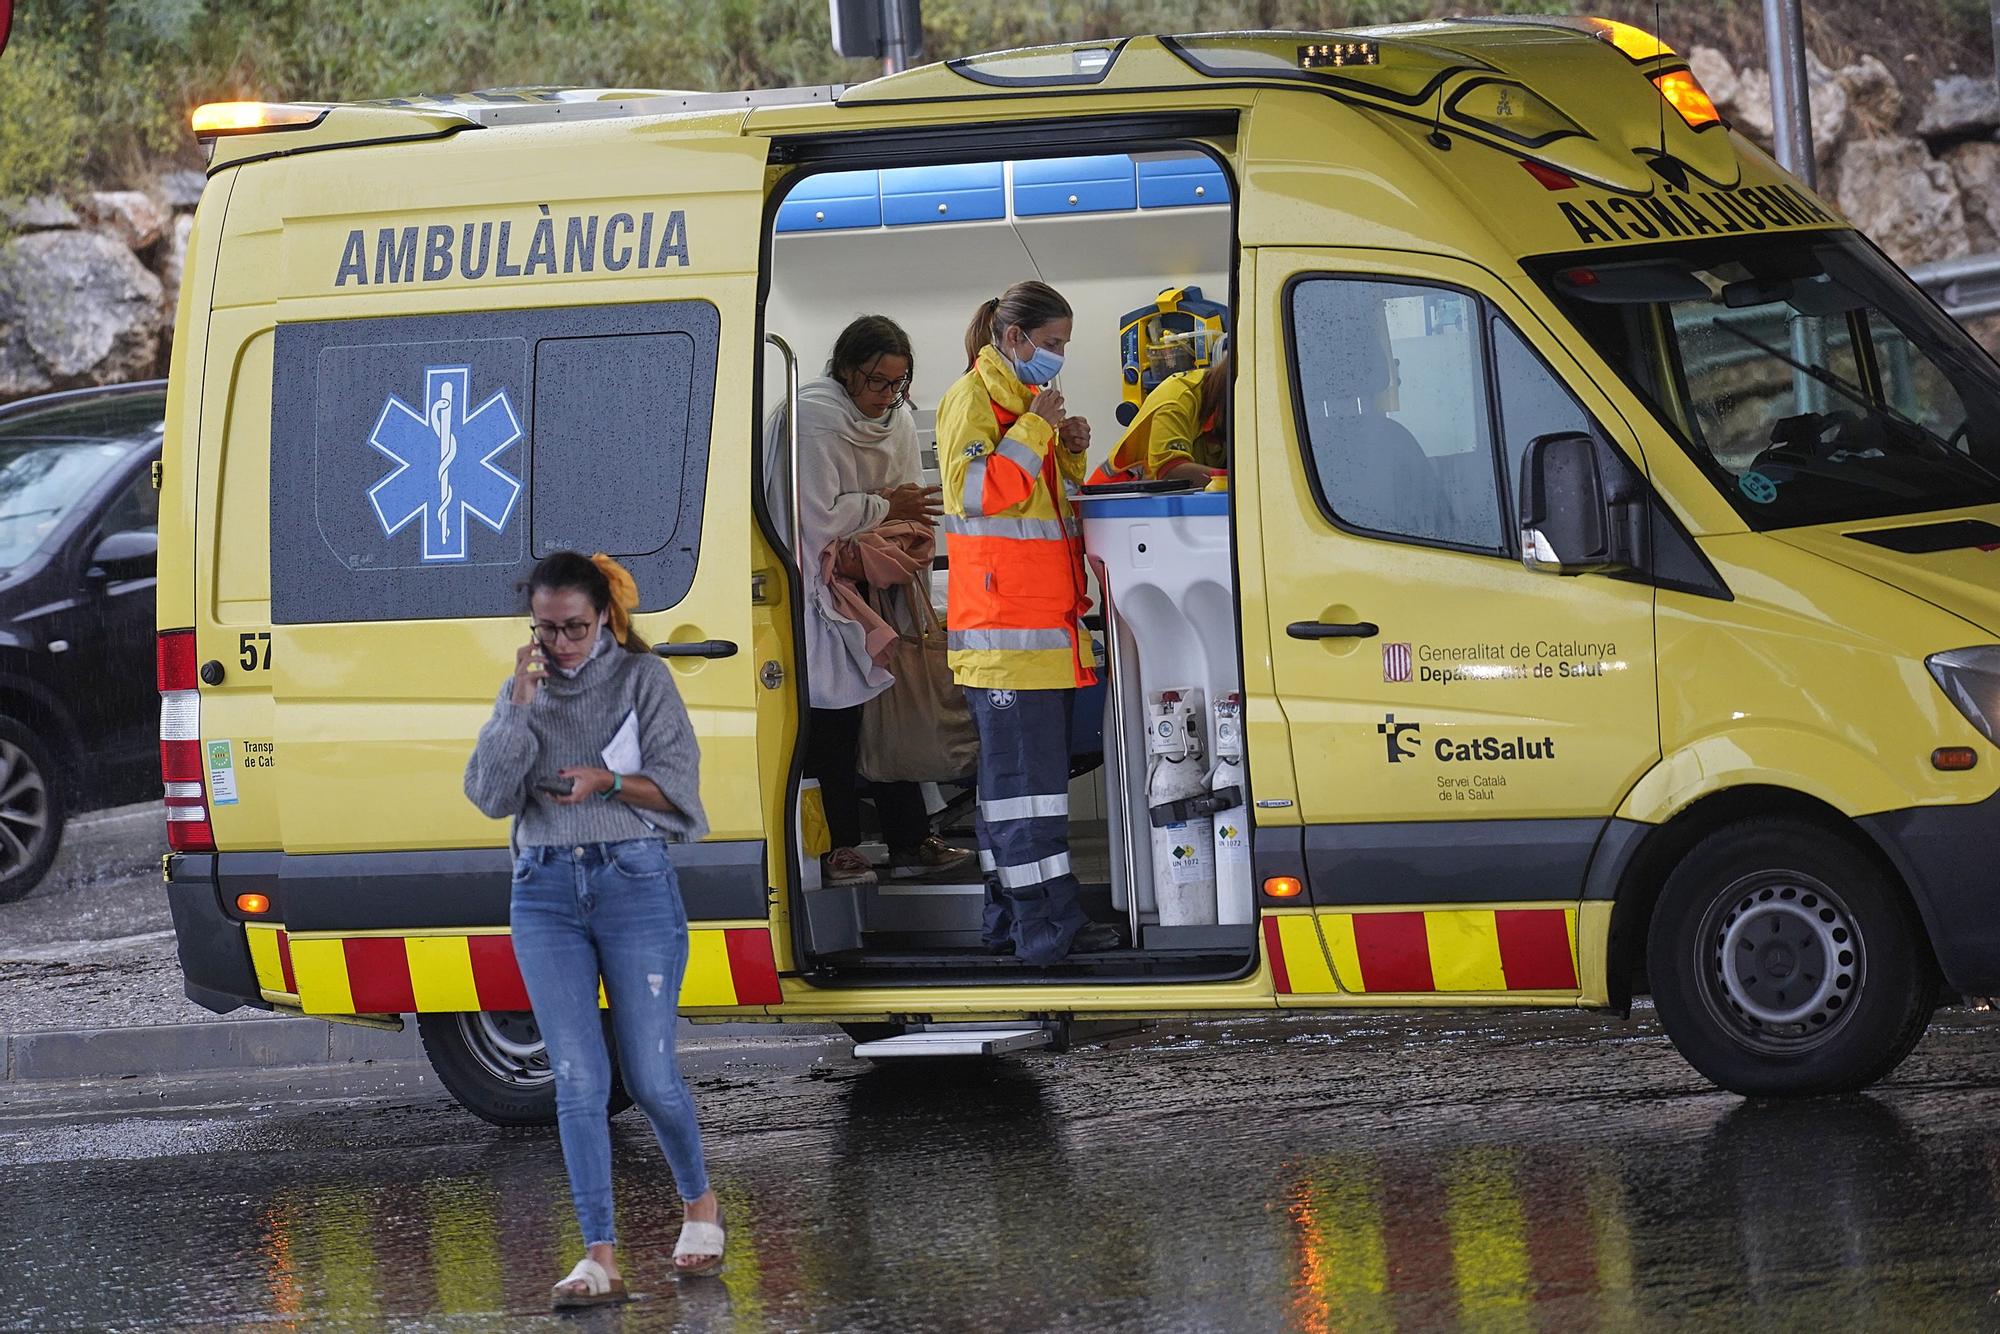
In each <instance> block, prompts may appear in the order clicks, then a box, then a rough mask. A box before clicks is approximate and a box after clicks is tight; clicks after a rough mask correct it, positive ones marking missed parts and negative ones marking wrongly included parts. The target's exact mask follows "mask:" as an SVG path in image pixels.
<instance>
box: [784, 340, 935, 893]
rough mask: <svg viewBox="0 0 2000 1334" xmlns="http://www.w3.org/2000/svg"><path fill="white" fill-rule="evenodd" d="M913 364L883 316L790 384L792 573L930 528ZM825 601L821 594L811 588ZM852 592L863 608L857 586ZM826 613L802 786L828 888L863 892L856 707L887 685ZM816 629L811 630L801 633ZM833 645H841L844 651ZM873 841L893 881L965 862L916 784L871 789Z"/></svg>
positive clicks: (840, 620) (845, 624)
mask: <svg viewBox="0 0 2000 1334" xmlns="http://www.w3.org/2000/svg"><path fill="white" fill-rule="evenodd" d="M915 368H916V358H915V356H914V354H913V353H912V352H911V350H910V336H909V335H908V334H906V333H904V332H903V329H902V326H901V325H899V324H897V323H896V322H895V321H894V320H892V319H890V318H889V317H887V316H886V315H863V316H861V317H860V318H859V319H856V320H855V321H854V322H853V323H851V324H849V325H848V326H847V327H846V328H845V329H843V330H842V331H841V334H840V337H839V338H838V339H836V340H835V341H834V345H833V355H832V357H831V358H829V359H828V361H827V364H826V374H825V376H823V377H822V378H820V379H817V380H813V381H811V382H809V383H807V384H804V385H801V386H799V400H798V401H799V445H798V479H799V527H800V530H801V535H802V540H801V541H800V542H799V543H798V544H797V547H796V550H797V552H798V555H799V563H800V565H801V567H802V568H803V569H804V570H805V571H806V574H807V577H809V578H810V577H812V576H813V575H815V574H817V573H818V572H819V571H820V569H821V560H820V556H821V553H823V552H824V551H825V550H826V548H827V547H828V545H829V544H831V543H835V542H841V541H844V540H846V539H848V538H853V537H858V536H859V535H861V534H862V533H865V532H867V531H868V530H869V529H871V528H877V527H880V526H882V525H884V524H892V523H895V522H898V521H907V522H911V523H916V524H921V525H923V526H924V527H925V528H929V527H931V526H932V525H933V524H935V522H936V521H937V518H938V516H939V515H941V514H942V513H943V512H944V510H943V507H942V506H941V504H940V503H939V500H938V488H936V487H934V486H932V487H926V486H925V485H923V482H922V477H923V472H922V466H923V465H922V463H921V461H920V460H919V458H918V453H917V426H916V421H915V420H914V418H913V417H912V415H911V414H910V413H909V412H908V411H906V410H905V404H906V403H907V401H908V399H909V392H910V380H911V376H912V373H913V372H914V370H915ZM783 426H784V421H783V411H782V410H780V412H779V413H778V414H777V416H775V417H774V418H773V420H772V426H771V433H770V434H769V435H767V437H766V445H767V448H766V459H767V460H769V461H770V462H771V464H772V466H771V467H770V468H769V469H768V470H767V478H768V480H769V482H770V483H771V489H772V499H773V507H774V509H776V510H777V512H778V513H780V514H783V513H784V512H785V507H784V506H783V505H782V504H781V503H779V502H780V501H781V499H782V495H783V492H782V482H783V479H782V477H781V476H779V473H780V472H781V471H782V470H781V469H780V468H778V467H777V466H776V464H777V462H778V461H779V460H781V459H782V455H781V454H779V453H777V452H776V446H777V444H778V442H779V441H780V440H781V439H782V436H783ZM816 592H824V590H816ZM857 592H858V593H859V594H860V596H861V597H863V598H865V597H866V596H867V594H868V589H867V588H866V586H865V585H863V586H860V587H858V589H857ZM816 604H817V605H816V608H809V609H808V614H815V612H816V611H818V609H819V608H825V609H826V610H825V611H824V612H820V613H819V614H823V615H825V616H826V617H827V622H826V625H827V628H828V631H829V632H828V633H825V634H816V633H810V632H809V633H808V635H807V637H806V646H807V657H806V668H807V682H808V686H809V689H810V691H811V696H812V698H811V701H810V702H811V705H812V714H811V726H810V729H809V732H808V740H807V743H806V761H805V773H806V777H808V778H813V779H817V780H819V785H820V798H821V800H822V802H823V803H824V804H825V808H826V823H827V832H828V834H829V835H830V837H831V840H832V843H833V850H832V851H831V852H830V853H829V854H828V855H827V856H826V858H825V859H824V861H823V862H822V864H821V872H822V874H823V875H824V877H825V878H826V881H827V883H829V884H855V883H866V882H868V881H871V880H873V879H874V878H875V870H874V867H873V866H872V865H871V864H870V862H869V860H868V858H867V857H866V856H865V855H864V854H863V853H861V852H860V851H859V850H858V849H857V847H856V846H855V845H856V844H858V843H859V842H860V841H861V776H860V774H859V773H858V772H857V770H856V768H855V760H856V757H857V755H858V754H859V752H860V749H861V706H862V705H863V704H865V703H866V702H867V701H868V700H869V699H871V698H873V697H874V696H875V695H877V694H880V693H881V692H882V690H884V689H885V688H886V687H887V686H888V684H889V678H888V677H887V674H886V673H883V672H881V671H880V670H879V669H874V670H871V669H870V664H869V662H868V658H867V654H866V652H865V651H863V650H861V649H860V647H859V644H860V641H861V639H862V638H863V634H862V632H861V631H860V630H859V629H858V628H856V627H854V625H853V622H852V621H851V620H850V619H849V618H846V617H843V616H841V615H840V614H839V612H838V610H837V609H834V608H832V607H830V605H829V604H828V603H827V601H826V599H825V598H823V597H822V598H817V599H816ZM816 628H819V627H812V626H809V627H808V629H809V631H811V630H813V629H816ZM843 641H852V642H849V643H847V644H846V651H843V649H842V644H843ZM872 791H873V795H874V798H875V809H876V812H877V813H878V814H879V815H880V816H881V819H882V837H883V841H884V842H885V843H887V844H888V845H889V873H890V875H892V876H904V877H907V876H921V875H929V874H931V873H933V872H937V871H945V870H950V869H952V868H954V867H958V866H963V865H965V864H966V863H968V862H970V861H971V860H972V858H973V855H974V854H973V853H972V851H971V850H970V849H967V848H954V847H951V846H949V845H947V844H946V843H945V842H944V840H942V839H940V838H938V837H937V836H936V835H934V834H932V833H931V827H930V817H929V815H928V814H927V813H926V812H925V809H924V800H923V795H922V793H921V791H920V790H919V788H918V787H917V785H916V784H915V783H877V784H875V785H874V787H873V789H872Z"/></svg>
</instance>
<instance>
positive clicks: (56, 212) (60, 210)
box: [0, 195, 81, 232]
mask: <svg viewBox="0 0 2000 1334" xmlns="http://www.w3.org/2000/svg"><path fill="white" fill-rule="evenodd" d="M80 221H81V219H79V218H78V217H77V216H76V210H75V209H73V208H71V207H70V206H69V205H68V204H65V203H64V202H63V201H62V200H60V199H58V198H56V197H55V196H54V195H35V196H34V197H33V198H30V199H9V200H6V201H4V202H0V223H5V224H6V225H7V226H8V227H11V228H13V229H14V230H15V231H17V232H39V231H46V230H47V229H49V228H51V227H74V226H76V225H77V224H78V223H79V222H80Z"/></svg>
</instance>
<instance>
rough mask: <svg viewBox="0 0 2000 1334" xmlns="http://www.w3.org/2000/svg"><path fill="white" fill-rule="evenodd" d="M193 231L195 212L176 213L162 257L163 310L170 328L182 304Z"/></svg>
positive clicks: (161, 287) (161, 296) (161, 299)
mask: <svg viewBox="0 0 2000 1334" xmlns="http://www.w3.org/2000/svg"><path fill="white" fill-rule="evenodd" d="M193 232H194V214H192V213H181V214H178V215H176V216H175V218H174V228H173V234H172V235H170V236H169V237H168V238H167V244H166V246H165V247H164V249H165V254H164V255H163V256H162V257H161V259H160V301H161V312H162V315H163V317H164V320H165V325H166V327H167V328H168V329H172V328H173V324H174V310H175V308H176V307H177V306H178V305H179V304H180V299H181V274H182V272H183V271H184V270H185V269H186V268H187V251H188V237H189V236H190V235H192V234H193Z"/></svg>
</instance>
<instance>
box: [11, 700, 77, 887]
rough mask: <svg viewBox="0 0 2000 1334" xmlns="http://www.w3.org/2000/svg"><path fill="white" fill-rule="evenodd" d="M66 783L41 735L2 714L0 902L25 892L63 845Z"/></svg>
mask: <svg viewBox="0 0 2000 1334" xmlns="http://www.w3.org/2000/svg"><path fill="white" fill-rule="evenodd" d="M66 815H67V812H66V811H65V810H64V803H63V795H62V785H61V784H60V783H59V782H58V781H57V780H56V772H55V768H54V766H53V765H52V764H51V763H50V760H49V749H48V747H47V746H46V745H44V744H43V743H42V739H41V738H40V737H38V736H36V735H35V734H34V733H33V732H31V731H29V730H28V729H27V728H26V727H23V726H22V725H21V724H20V723H19V722H17V721H15V720H14V719H12V718H0V903H12V902H13V901H14V900H15V899H18V898H22V897H25V896H26V895H27V894H28V892H29V891H30V890H32V889H34V887H35V886H36V885H39V884H40V883H42V877H43V876H45V875H47V874H48V873H49V866H50V864H51V863H53V862H54V861H55V859H56V850H57V849H58V848H60V847H61V846H62V836H63V820H64V818H65V817H66Z"/></svg>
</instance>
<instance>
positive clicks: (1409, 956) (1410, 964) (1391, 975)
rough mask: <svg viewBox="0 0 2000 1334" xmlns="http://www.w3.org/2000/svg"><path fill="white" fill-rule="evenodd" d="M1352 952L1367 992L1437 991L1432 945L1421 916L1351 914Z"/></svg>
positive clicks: (1390, 913) (1408, 914) (1411, 914)
mask: <svg viewBox="0 0 2000 1334" xmlns="http://www.w3.org/2000/svg"><path fill="white" fill-rule="evenodd" d="M1354 952H1355V953H1356V954H1358V955H1359V956H1360V957H1361V983H1362V985H1363V986H1364V987H1366V988H1367V989H1368V990H1370V991H1436V990H1437V983H1436V982H1435V981H1434V980H1432V978H1431V945H1430V940H1429V938H1428V937H1427V936H1426V935H1425V934H1424V915H1423V914H1422V913H1420V912H1380V913H1372V912H1371V913H1356V914H1354Z"/></svg>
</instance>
